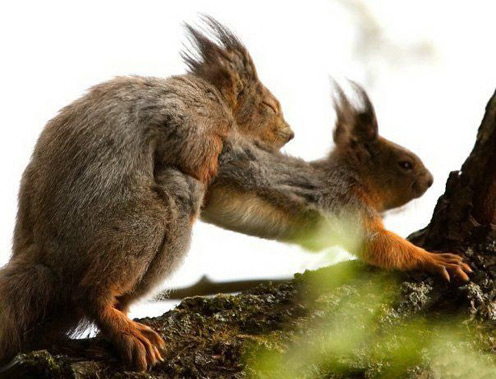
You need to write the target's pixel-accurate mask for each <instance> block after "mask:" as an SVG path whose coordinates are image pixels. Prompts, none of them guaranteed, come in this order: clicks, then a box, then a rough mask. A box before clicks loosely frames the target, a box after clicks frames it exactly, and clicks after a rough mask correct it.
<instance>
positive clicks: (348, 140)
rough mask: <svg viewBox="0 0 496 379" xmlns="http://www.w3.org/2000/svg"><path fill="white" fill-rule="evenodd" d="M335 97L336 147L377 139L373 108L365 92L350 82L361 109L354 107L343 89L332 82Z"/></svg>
mask: <svg viewBox="0 0 496 379" xmlns="http://www.w3.org/2000/svg"><path fill="white" fill-rule="evenodd" d="M333 84H334V90H335V95H334V96H333V103H334V108H335V111H336V117H337V119H336V126H335V128H334V142H335V143H336V145H338V146H343V145H349V144H351V145H353V144H356V143H366V142H372V141H374V140H375V139H377V137H378V127H377V119H376V116H375V111H374V107H373V105H372V102H371V101H370V99H369V97H368V95H367V93H366V92H365V90H364V89H363V88H362V87H361V86H360V85H358V84H357V83H355V82H353V81H350V85H351V87H352V88H353V91H354V93H355V94H356V95H357V97H358V99H359V101H360V103H361V109H357V108H356V107H354V106H353V105H352V104H351V102H350V100H349V99H348V97H347V96H346V94H345V93H344V91H343V89H342V88H341V87H340V86H339V84H337V83H336V82H335V81H334V80H333Z"/></svg>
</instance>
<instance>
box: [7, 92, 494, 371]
mask: <svg viewBox="0 0 496 379" xmlns="http://www.w3.org/2000/svg"><path fill="white" fill-rule="evenodd" d="M495 237H496V94H495V95H493V97H492V98H491V100H490V101H489V104H488V105H487V108H486V114H485V116H484V119H483V121H482V124H481V126H480V128H479V131H478V134H477V140H476V143H475V146H474V149H473V151H472V153H471V154H470V156H469V157H468V158H467V160H466V161H465V163H464V164H463V166H462V168H461V170H460V171H454V172H452V173H451V174H450V176H449V179H448V182H447V184H446V192H445V194H444V195H443V196H441V197H440V199H439V200H438V203H437V205H436V208H435V210H434V215H433V217H432V220H431V221H430V223H429V225H428V226H427V227H426V228H424V229H423V230H420V231H418V232H416V233H414V234H412V235H411V236H410V237H409V239H410V240H411V241H412V242H414V243H415V244H417V245H419V246H422V247H424V248H426V249H429V250H433V251H443V252H447V251H449V252H455V253H458V254H461V255H463V257H464V258H465V260H466V261H467V263H469V265H470V266H471V267H472V268H473V270H474V274H473V275H472V277H471V281H470V282H469V283H449V284H448V283H445V282H443V281H442V280H441V279H438V278H433V277H431V276H429V275H426V274H424V273H397V272H385V271H383V270H378V269H374V268H372V267H370V266H367V265H364V264H363V263H361V262H358V261H352V262H344V263H341V264H338V265H335V266H332V267H328V268H324V269H320V270H317V271H313V272H305V273H304V274H302V275H296V276H295V278H294V279H293V280H291V281H288V282H284V283H277V284H262V285H260V286H258V287H256V288H254V289H251V290H247V291H245V292H243V293H241V294H239V295H218V296H216V297H211V298H205V297H192V298H187V299H185V300H184V301H183V302H182V303H181V304H180V305H179V306H178V307H177V308H175V309H174V310H172V311H169V312H167V313H165V314H164V315H163V316H160V317H157V318H146V319H142V320H140V321H141V322H143V323H145V324H148V325H150V326H151V327H153V328H155V329H156V330H157V331H159V332H160V333H161V335H162V336H163V337H164V340H165V341H166V343H167V351H166V353H165V362H164V363H162V364H160V365H158V366H156V367H154V368H153V370H152V371H151V372H148V373H142V374H136V373H132V372H127V371H125V368H124V367H122V366H121V365H120V364H119V361H118V360H117V359H116V358H115V356H114V354H113V352H112V348H111V347H110V346H108V345H107V344H106V343H105V342H104V341H103V340H102V339H101V338H99V337H97V338H93V339H86V340H77V341H73V342H70V343H69V342H68V344H67V345H64V346H53V347H52V348H51V349H50V350H49V351H47V350H43V351H37V352H31V353H27V354H20V355H18V356H17V357H16V359H15V360H14V361H13V362H12V363H11V364H10V365H9V366H7V367H5V368H3V371H1V373H0V376H2V377H8V378H12V377H19V376H21V377H30V376H31V377H36V378H42V377H55V378H72V377H75V378H90V377H98V378H117V377H118V378H125V377H129V378H131V377H133V378H138V377H148V378H169V377H187V378H197V377H198V378H207V377H208V378H214V377H215V378H219V377H226V378H231V377H234V378H242V377H252V376H253V377H267V378H287V377H312V378H320V377H398V376H400V377H422V378H428V377H451V376H457V377H463V378H466V377H477V378H480V377H488V378H489V377H496V359H495V357H496V355H495V354H493V352H494V349H495V348H496V346H495V344H496V338H495V337H496V335H495V333H494V332H495V330H496V323H495V322H496V303H495V298H496V286H495V277H496V242H495V241H496V238H495Z"/></svg>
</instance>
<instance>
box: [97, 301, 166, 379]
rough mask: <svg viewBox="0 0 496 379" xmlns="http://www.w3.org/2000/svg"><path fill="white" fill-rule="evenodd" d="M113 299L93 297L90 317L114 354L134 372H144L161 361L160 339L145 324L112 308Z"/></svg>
mask: <svg viewBox="0 0 496 379" xmlns="http://www.w3.org/2000/svg"><path fill="white" fill-rule="evenodd" d="M115 303H116V299H115V298H108V297H106V296H101V297H97V298H96V299H95V302H94V304H93V305H92V309H91V310H90V315H88V316H89V317H90V318H91V319H92V320H93V321H94V322H95V324H96V325H97V326H98V327H99V329H100V330H101V332H102V334H103V336H104V337H105V338H106V339H107V340H108V341H109V342H110V343H111V344H112V345H113V346H114V348H115V349H116V351H117V353H118V355H119V356H120V357H121V359H123V360H124V361H125V362H127V364H128V365H129V366H130V367H131V368H132V369H134V370H137V371H145V370H147V369H148V368H149V367H152V366H153V365H155V364H157V363H159V362H162V361H163V358H162V355H161V350H163V349H164V347H165V342H164V341H163V339H162V337H160V336H159V335H158V333H156V332H155V331H153V330H152V329H151V328H149V327H148V326H146V325H143V324H140V323H138V322H135V321H133V320H131V319H130V318H129V317H127V316H126V315H125V314H124V313H123V312H121V311H120V310H118V309H117V308H116V307H115V305H114V304H115Z"/></svg>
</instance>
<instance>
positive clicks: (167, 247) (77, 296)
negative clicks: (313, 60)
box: [0, 17, 293, 370]
mask: <svg viewBox="0 0 496 379" xmlns="http://www.w3.org/2000/svg"><path fill="white" fill-rule="evenodd" d="M205 21H206V24H207V28H208V30H209V32H210V34H213V38H210V37H208V35H207V34H205V33H204V32H202V31H201V30H198V29H195V28H193V27H190V26H187V29H188V32H189V36H190V38H191V40H192V42H193V44H194V47H195V50H193V51H190V52H186V53H184V55H183V57H184V59H185V61H186V63H187V65H188V67H189V72H188V73H187V74H185V75H181V76H173V77H170V78H167V79H162V78H151V77H137V76H133V77H119V78H116V79H114V80H111V81H109V82H106V83H102V84H99V85H97V86H95V87H93V88H91V89H90V90H89V92H88V93H87V94H86V95H84V96H83V97H81V98H80V99H79V100H76V101H75V102H73V103H72V104H70V105H68V106H67V107H65V108H63V109H62V110H61V111H60V113H59V114H58V115H57V116H56V117H55V118H53V119H52V120H50V121H49V122H48V124H47V125H46V127H45V128H44V130H43V132H42V133H41V136H40V137H39V140H38V142H37V144H36V147H35V150H34V153H33V155H32V158H31V161H30V163H29V165H28V166H27V168H26V170H25V172H24V174H23V178H22V182H21V188H20V192H19V209H18V214H17V223H16V227H15V231H14V242H13V254H12V257H11V259H10V261H9V262H8V263H7V265H6V266H4V267H3V268H2V269H1V270H0V364H2V363H5V362H7V361H8V360H9V359H11V358H12V357H13V356H14V355H15V354H17V353H18V352H19V351H23V350H27V349H32V348H35V347H37V346H40V345H41V346H43V345H44V344H47V343H49V342H51V341H60V340H63V338H64V337H65V336H66V335H67V334H69V333H70V332H72V331H75V330H77V328H78V327H81V326H82V325H84V324H85V322H93V323H95V324H96V325H97V326H98V328H99V329H100V331H101V333H102V334H103V336H104V337H105V338H107V339H108V340H109V341H110V342H111V343H112V344H113V346H114V347H115V349H116V350H117V352H118V354H119V355H120V356H121V358H122V359H123V360H124V361H125V362H126V363H127V364H128V365H129V366H130V367H131V368H133V369H135V370H145V369H147V368H149V367H150V366H152V365H153V364H155V363H157V362H158V361H160V360H162V356H161V351H160V350H161V349H162V348H163V347H164V341H163V340H162V338H161V337H160V336H159V335H158V334H157V333H156V332H155V331H153V330H152V329H151V328H149V327H148V326H145V325H142V324H140V323H138V322H135V321H132V320H131V319H129V317H128V316H127V310H128V308H129V305H130V304H131V303H132V302H134V301H136V300H137V299H139V298H141V297H143V296H144V295H145V294H147V293H148V292H149V291H150V290H151V289H152V288H153V287H154V286H156V285H157V284H159V283H160V282H161V281H162V280H163V279H164V278H165V277H167V275H169V274H170V273H171V272H172V271H173V270H174V269H175V268H176V267H177V266H178V264H179V263H180V262H181V260H182V258H183V257H184V255H185V253H186V252H187V250H188V246H189V242H190V238H191V227H192V224H193V222H194V221H195V219H196V218H197V217H198V214H199V211H200V206H201V204H202V201H203V197H204V194H205V191H206V187H207V185H208V184H209V183H210V181H211V180H212V178H213V177H214V176H215V175H216V172H217V170H218V156H219V154H220V152H221V150H222V148H223V144H224V142H225V140H226V138H227V137H228V135H229V134H230V133H231V132H233V131H234V130H236V132H238V133H240V134H242V135H244V136H245V137H246V138H248V139H249V140H251V141H257V143H259V144H263V146H265V148H267V149H269V150H270V149H272V150H276V149H278V148H280V147H281V146H282V145H284V144H285V143H286V142H288V141H289V140H290V139H291V138H292V137H293V132H292V131H291V129H290V127H289V125H288V124H287V123H286V122H285V120H284V117H283V114H282V112H281V108H280V104H279V102H278V100H277V99H276V98H275V97H274V95H272V93H271V92H270V91H269V90H268V89H267V88H266V87H265V86H264V85H263V84H262V83H261V82H260V80H259V78H258V76H257V72H256V69H255V66H254V63H253V61H252V58H251V57H250V54H249V53H248V51H247V49H246V48H245V47H244V45H243V44H242V43H241V42H240V41H239V39H238V38H236V37H235V36H234V34H232V32H230V31H229V30H228V29H226V28H225V27H224V26H222V25H221V24H219V23H218V22H217V21H215V20H214V19H212V18H208V17H207V18H206V19H205Z"/></svg>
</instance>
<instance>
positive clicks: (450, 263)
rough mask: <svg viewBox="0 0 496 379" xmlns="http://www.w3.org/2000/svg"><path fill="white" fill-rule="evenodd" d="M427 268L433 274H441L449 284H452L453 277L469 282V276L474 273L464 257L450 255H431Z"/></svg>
mask: <svg viewBox="0 0 496 379" xmlns="http://www.w3.org/2000/svg"><path fill="white" fill-rule="evenodd" d="M426 267H427V270H429V271H431V272H436V273H439V274H440V275H441V276H442V277H443V278H444V279H445V280H447V281H448V282H451V278H452V277H453V278H459V279H461V280H463V281H464V282H468V281H469V280H470V278H469V276H468V275H467V274H471V273H473V270H472V269H471V268H470V266H469V265H468V264H466V263H464V262H463V258H462V257H460V256H459V255H455V254H450V253H443V254H434V253H429V257H428V261H427V265H426Z"/></svg>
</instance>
